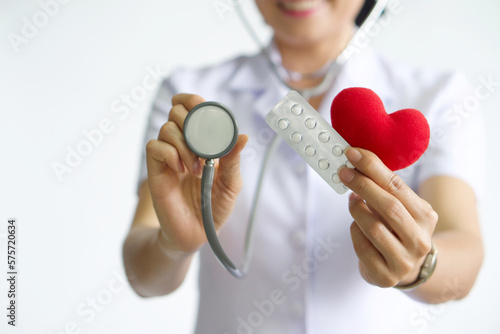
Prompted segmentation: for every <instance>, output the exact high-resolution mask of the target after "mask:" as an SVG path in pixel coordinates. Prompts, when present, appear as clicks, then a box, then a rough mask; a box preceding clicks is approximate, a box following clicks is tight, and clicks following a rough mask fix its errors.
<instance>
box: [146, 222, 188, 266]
mask: <svg viewBox="0 0 500 334" xmlns="http://www.w3.org/2000/svg"><path fill="white" fill-rule="evenodd" d="M155 242H156V244H157V245H158V247H159V248H160V250H161V251H162V253H163V254H164V255H165V256H166V257H168V258H169V259H170V260H172V261H175V262H180V261H183V260H188V259H190V258H191V257H192V256H193V254H194V253H193V252H185V251H181V250H179V249H177V248H175V247H174V246H173V245H172V243H171V242H170V240H169V239H168V237H167V236H166V235H165V233H164V232H163V230H162V229H161V228H158V232H157V233H156V238H155Z"/></svg>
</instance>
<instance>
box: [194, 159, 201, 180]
mask: <svg viewBox="0 0 500 334" xmlns="http://www.w3.org/2000/svg"><path fill="white" fill-rule="evenodd" d="M193 170H194V174H195V175H196V176H200V175H201V174H202V173H203V167H201V162H200V160H196V161H195V163H194V166H193Z"/></svg>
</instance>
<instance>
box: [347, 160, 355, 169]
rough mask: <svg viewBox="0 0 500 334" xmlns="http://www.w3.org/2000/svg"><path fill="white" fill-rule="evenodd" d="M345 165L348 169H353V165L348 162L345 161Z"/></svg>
mask: <svg viewBox="0 0 500 334" xmlns="http://www.w3.org/2000/svg"><path fill="white" fill-rule="evenodd" d="M345 165H346V166H347V167H348V168H354V165H353V164H352V163H351V162H350V161H349V160H347V161H346V162H345Z"/></svg>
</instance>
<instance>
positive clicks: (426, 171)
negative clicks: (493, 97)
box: [417, 75, 487, 200]
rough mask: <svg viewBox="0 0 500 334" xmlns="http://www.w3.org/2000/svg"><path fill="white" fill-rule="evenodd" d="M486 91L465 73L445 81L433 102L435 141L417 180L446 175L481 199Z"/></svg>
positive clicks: (483, 170) (432, 140)
mask: <svg viewBox="0 0 500 334" xmlns="http://www.w3.org/2000/svg"><path fill="white" fill-rule="evenodd" d="M483 88H484V90H485V91H484V92H483V91H481V90H480V89H479V87H478V88H476V89H472V87H470V85H469V84H468V83H467V81H466V80H465V78H464V77H463V76H461V75H455V76H453V77H451V78H450V79H449V80H448V81H447V82H446V83H444V84H443V86H442V90H440V92H439V93H438V94H437V95H436V97H435V99H434V101H433V103H432V105H433V108H432V111H431V115H430V116H431V117H429V121H430V125H431V140H430V144H429V148H428V150H427V152H426V153H425V154H424V156H423V160H422V164H421V165H420V170H419V175H418V177H417V183H418V184H421V183H422V182H424V181H425V180H426V179H428V178H430V177H432V176H437V175H446V176H452V177H456V178H459V179H461V180H463V181H465V182H466V183H468V184H469V185H470V186H471V187H472V189H473V190H474V192H475V194H476V198H477V199H478V200H479V199H480V198H481V197H482V192H483V187H484V185H483V183H484V180H483V177H484V173H485V163H486V162H485V153H486V150H485V144H486V142H485V141H486V140H485V133H484V124H483V116H482V112H481V100H482V99H484V94H485V92H487V91H486V88H485V87H483Z"/></svg>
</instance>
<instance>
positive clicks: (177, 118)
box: [168, 104, 188, 131]
mask: <svg viewBox="0 0 500 334" xmlns="http://www.w3.org/2000/svg"><path fill="white" fill-rule="evenodd" d="M187 114H188V110H187V109H186V107H185V106H184V105H182V104H176V105H174V106H173V107H172V109H170V113H169V114H168V120H169V121H172V122H174V123H175V124H177V126H178V127H179V129H181V131H182V130H183V129H184V120H185V119H186V116H187Z"/></svg>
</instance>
